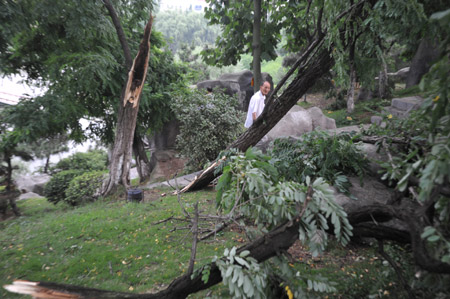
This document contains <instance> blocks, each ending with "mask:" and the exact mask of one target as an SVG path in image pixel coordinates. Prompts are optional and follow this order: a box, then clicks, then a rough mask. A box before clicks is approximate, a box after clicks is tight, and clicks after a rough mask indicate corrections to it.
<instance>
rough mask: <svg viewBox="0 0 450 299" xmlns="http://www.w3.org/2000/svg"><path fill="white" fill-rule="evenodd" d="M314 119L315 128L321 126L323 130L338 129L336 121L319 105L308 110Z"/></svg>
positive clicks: (313, 125)
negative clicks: (325, 113)
mask: <svg viewBox="0 0 450 299" xmlns="http://www.w3.org/2000/svg"><path fill="white" fill-rule="evenodd" d="M306 111H307V112H308V113H309V115H310V116H311V119H312V127H313V130H315V129H318V128H321V129H323V130H329V129H336V121H335V120H334V119H332V118H329V117H326V116H325V115H324V114H323V112H322V110H321V109H320V108H318V107H311V108H309V109H308V110H306Z"/></svg>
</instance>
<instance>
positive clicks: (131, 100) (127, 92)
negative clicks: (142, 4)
mask: <svg viewBox="0 0 450 299" xmlns="http://www.w3.org/2000/svg"><path fill="white" fill-rule="evenodd" d="M152 22H153V17H150V20H149V21H148V23H147V25H146V26H145V31H144V37H143V39H142V42H141V44H140V46H139V52H138V54H137V56H136V58H135V59H134V61H133V65H132V67H131V70H130V72H129V73H128V80H127V83H126V87H125V89H124V91H123V92H122V97H121V101H120V106H119V115H118V120H117V129H116V136H115V139H114V148H113V152H112V156H111V161H110V164H109V177H108V179H107V180H106V181H105V182H104V185H103V192H102V193H103V194H108V193H109V192H111V191H112V190H113V189H114V188H115V187H116V186H117V185H119V184H122V185H124V186H125V187H126V188H128V187H129V185H130V162H131V154H132V145H133V137H134V130H135V128H136V119H137V114H138V110H139V97H140V95H141V92H142V88H143V86H144V82H145V77H146V75H147V69H148V58H149V55H150V34H151V30H152Z"/></svg>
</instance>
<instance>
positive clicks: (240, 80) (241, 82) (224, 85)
mask: <svg viewBox="0 0 450 299" xmlns="http://www.w3.org/2000/svg"><path fill="white" fill-rule="evenodd" d="M261 76H262V80H263V81H269V82H270V86H271V91H272V90H273V80H272V77H271V76H270V75H269V74H267V73H262V74H261ZM252 78H253V73H252V72H251V71H249V70H244V71H241V72H237V73H229V74H223V75H222V76H220V77H219V79H217V80H206V81H202V82H198V83H197V88H198V89H207V88H208V87H210V88H212V89H216V88H219V89H222V90H223V91H224V93H225V94H227V95H230V96H232V95H237V97H238V101H239V104H240V109H241V110H242V111H247V110H248V105H249V103H250V98H251V97H252V96H253V94H254V92H253V86H251V81H252Z"/></svg>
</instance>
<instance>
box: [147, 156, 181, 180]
mask: <svg viewBox="0 0 450 299" xmlns="http://www.w3.org/2000/svg"><path fill="white" fill-rule="evenodd" d="M153 161H154V163H155V164H154V167H153V170H152V173H151V174H150V181H156V180H160V179H164V180H168V179H172V177H173V176H174V175H175V174H177V173H181V172H182V171H183V169H184V166H185V164H186V159H183V158H181V157H180V156H179V155H178V152H176V151H174V150H156V151H154V152H152V158H151V162H152V163H153Z"/></svg>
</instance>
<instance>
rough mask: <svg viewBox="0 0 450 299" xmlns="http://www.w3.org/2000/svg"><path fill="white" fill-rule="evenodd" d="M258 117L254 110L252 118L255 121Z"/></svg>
mask: <svg viewBox="0 0 450 299" xmlns="http://www.w3.org/2000/svg"><path fill="white" fill-rule="evenodd" d="M256 118H257V116H256V112H253V113H252V119H253V121H255V120H256Z"/></svg>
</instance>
